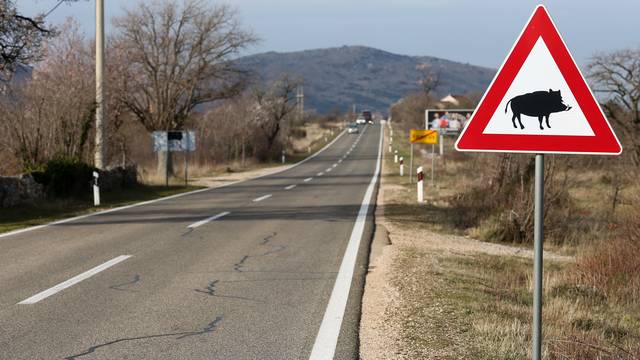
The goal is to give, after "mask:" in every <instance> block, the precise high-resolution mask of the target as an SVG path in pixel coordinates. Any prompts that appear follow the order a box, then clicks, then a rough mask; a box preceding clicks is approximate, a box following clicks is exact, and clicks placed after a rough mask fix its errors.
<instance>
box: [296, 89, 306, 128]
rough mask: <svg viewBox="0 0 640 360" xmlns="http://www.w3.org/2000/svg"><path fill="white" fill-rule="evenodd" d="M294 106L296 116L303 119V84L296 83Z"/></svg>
mask: <svg viewBox="0 0 640 360" xmlns="http://www.w3.org/2000/svg"><path fill="white" fill-rule="evenodd" d="M296 107H297V108H298V109H297V110H298V117H299V119H300V120H302V119H304V86H303V85H298V89H297V91H296Z"/></svg>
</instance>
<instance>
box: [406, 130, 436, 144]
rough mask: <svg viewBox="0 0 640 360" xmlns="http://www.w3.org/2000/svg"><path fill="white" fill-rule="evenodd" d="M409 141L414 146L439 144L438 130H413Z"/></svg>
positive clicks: (410, 132)
mask: <svg viewBox="0 0 640 360" xmlns="http://www.w3.org/2000/svg"><path fill="white" fill-rule="evenodd" d="M409 141H410V142H411V143H412V144H416V143H418V144H437V143H438V131H437V130H416V129H411V130H410V131H409Z"/></svg>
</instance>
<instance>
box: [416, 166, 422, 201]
mask: <svg viewBox="0 0 640 360" xmlns="http://www.w3.org/2000/svg"><path fill="white" fill-rule="evenodd" d="M416 172H417V174H418V203H419V204H421V203H422V202H424V187H423V184H424V173H423V172H422V166H418V169H417V170H416Z"/></svg>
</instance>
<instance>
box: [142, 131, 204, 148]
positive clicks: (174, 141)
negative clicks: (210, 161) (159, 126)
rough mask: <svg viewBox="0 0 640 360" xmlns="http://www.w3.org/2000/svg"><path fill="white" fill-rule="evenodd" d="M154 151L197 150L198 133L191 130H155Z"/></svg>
mask: <svg viewBox="0 0 640 360" xmlns="http://www.w3.org/2000/svg"><path fill="white" fill-rule="evenodd" d="M151 136H152V137H153V151H155V152H158V151H171V152H181V151H188V152H194V151H196V135H195V132H193V131H190V130H177V131H154V132H153V133H152V135H151Z"/></svg>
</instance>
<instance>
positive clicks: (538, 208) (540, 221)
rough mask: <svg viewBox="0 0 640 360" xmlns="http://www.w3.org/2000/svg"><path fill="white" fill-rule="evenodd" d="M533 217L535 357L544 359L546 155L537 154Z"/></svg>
mask: <svg viewBox="0 0 640 360" xmlns="http://www.w3.org/2000/svg"><path fill="white" fill-rule="evenodd" d="M535 172H536V178H535V189H534V192H535V194H534V201H535V209H534V217H533V226H534V228H533V246H534V260H533V261H534V263H533V273H534V274H533V334H532V336H533V356H532V358H533V359H535V360H539V359H541V358H542V265H543V261H542V260H543V259H542V254H543V246H542V245H543V243H544V155H542V154H536V169H535Z"/></svg>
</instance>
